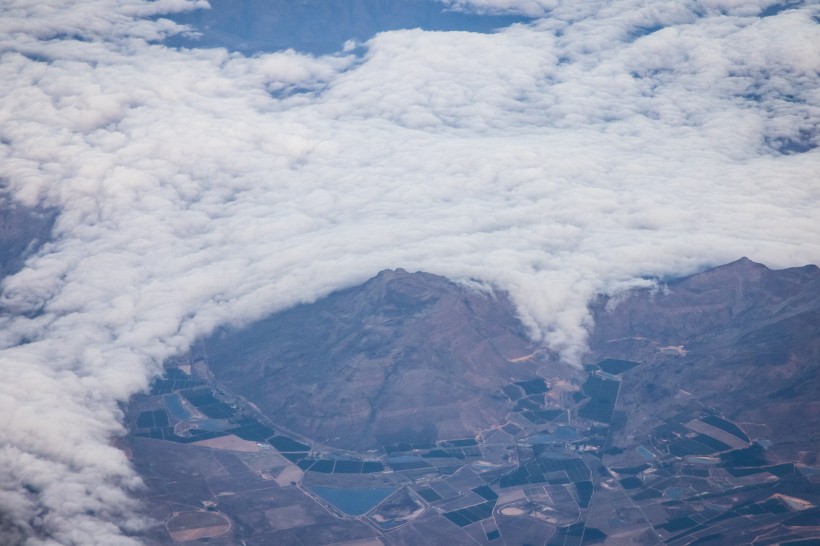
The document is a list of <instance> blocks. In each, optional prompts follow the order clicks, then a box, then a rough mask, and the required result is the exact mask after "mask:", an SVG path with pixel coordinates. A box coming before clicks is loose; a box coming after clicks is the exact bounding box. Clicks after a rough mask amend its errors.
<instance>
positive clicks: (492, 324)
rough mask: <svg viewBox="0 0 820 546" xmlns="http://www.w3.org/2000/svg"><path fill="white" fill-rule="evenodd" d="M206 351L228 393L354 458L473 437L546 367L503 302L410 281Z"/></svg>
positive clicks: (422, 276) (435, 282) (358, 291)
mask: <svg viewBox="0 0 820 546" xmlns="http://www.w3.org/2000/svg"><path fill="white" fill-rule="evenodd" d="M202 345H203V348H204V350H205V352H206V354H207V360H208V364H209V367H210V369H211V371H212V372H213V373H214V375H215V377H216V378H217V380H218V381H220V382H222V383H223V384H224V385H226V386H227V387H228V388H229V389H230V390H232V391H234V392H236V393H239V394H241V395H242V396H244V397H246V398H247V399H248V400H251V401H253V403H254V404H256V405H257V406H258V407H259V409H260V410H261V411H262V412H263V413H264V414H265V415H267V416H269V417H270V418H271V419H273V420H274V421H276V422H277V423H280V424H282V425H283V426H285V427H287V428H289V429H291V430H293V431H296V432H298V433H299V434H302V435H304V436H306V437H308V438H314V439H317V440H321V441H323V442H324V443H326V444H328V445H332V446H335V447H341V448H346V449H362V448H364V449H372V448H378V447H381V446H382V445H384V444H389V443H391V442H399V441H409V442H414V443H418V442H434V441H436V440H438V439H443V438H459V437H472V436H474V435H475V433H476V431H477V430H480V429H482V428H486V427H488V426H491V425H493V424H498V423H503V421H504V419H505V418H506V414H507V402H508V399H507V397H506V396H504V395H503V394H500V389H501V387H502V386H504V385H505V384H508V383H512V382H515V381H517V380H523V379H525V378H528V377H532V376H534V375H535V374H536V371H537V369H538V366H539V364H540V363H542V359H541V358H539V357H538V356H537V355H536V356H534V357H531V358H526V357H528V355H531V354H532V353H534V352H535V351H536V347H534V346H533V344H532V343H531V342H530V341H529V339H528V338H527V334H526V331H525V330H524V328H523V326H522V325H521V324H520V322H519V321H518V320H517V318H516V315H515V310H514V309H513V307H512V305H511V303H510V301H509V300H508V299H507V297H506V296H505V295H504V294H500V295H496V294H493V293H490V292H483V291H478V290H475V289H472V288H468V287H465V286H463V285H459V284H456V283H454V282H452V281H449V280H447V279H445V278H443V277H438V276H435V275H430V274H426V273H407V272H406V271H403V270H396V271H383V272H382V273H380V274H379V275H378V276H376V277H375V278H373V279H371V280H370V281H368V282H366V283H365V284H364V285H362V286H359V287H356V288H352V289H349V290H344V291H341V292H337V293H334V294H331V295H330V296H329V297H327V298H325V299H323V300H321V301H318V302H316V303H313V304H310V305H301V306H298V307H296V308H293V309H290V310H287V311H284V312H282V313H278V314H276V315H274V316H272V317H270V318H268V319H266V320H263V321H260V322H258V323H256V324H253V325H251V326H250V327H248V328H245V329H242V330H240V331H234V332H222V333H221V334H219V335H216V336H213V337H211V338H209V339H207V340H205V341H204V342H203V344H202ZM522 357H524V360H523V361H519V362H516V360H517V359H521V358H522ZM564 373H566V371H564Z"/></svg>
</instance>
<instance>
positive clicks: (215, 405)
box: [181, 389, 236, 419]
mask: <svg viewBox="0 0 820 546" xmlns="http://www.w3.org/2000/svg"><path fill="white" fill-rule="evenodd" d="M181 394H182V396H184V397H185V398H186V399H187V400H188V401H189V402H190V403H191V404H193V405H194V406H196V409H198V410H199V411H201V412H202V413H204V414H205V415H207V416H208V417H210V418H211V419H228V418H229V417H232V416H233V415H234V414H235V413H236V411H234V409H233V408H232V407H230V406H229V405H228V404H226V403H225V402H222V401H220V400H217V399H216V398H215V397H214V393H213V392H212V391H210V390H200V389H196V390H185V391H181Z"/></svg>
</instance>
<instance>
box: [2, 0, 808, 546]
mask: <svg viewBox="0 0 820 546" xmlns="http://www.w3.org/2000/svg"><path fill="white" fill-rule="evenodd" d="M448 4H450V6H451V7H455V8H458V9H476V10H479V11H490V12H494V13H495V12H499V11H500V12H504V11H505V10H515V11H517V12H518V13H523V14H525V15H528V16H531V17H535V19H534V20H533V21H532V22H531V23H528V24H519V25H514V26H512V27H509V28H506V29H502V30H501V31H499V32H497V33H493V34H477V33H469V32H425V31H422V30H401V31H392V32H386V33H382V34H378V35H376V36H375V37H373V38H372V39H371V40H369V41H368V42H366V43H364V44H360V46H361V47H358V48H354V49H352V50H350V51H352V52H355V53H352V52H351V53H344V52H339V53H338V54H334V55H329V56H324V57H311V56H308V55H303V54H299V53H296V52H293V51H290V52H279V53H276V52H274V53H262V54H258V55H255V56H252V57H248V56H243V55H240V54H238V53H230V52H227V51H225V50H220V49H193V50H175V49H170V48H167V47H165V46H163V45H161V38H162V37H163V36H166V35H167V34H168V33H171V32H175V31H179V30H180V29H179V28H178V27H176V25H175V24H174V23H172V22H170V21H169V20H167V19H163V18H161V17H157V15H158V14H162V13H167V12H170V11H173V10H180V9H190V8H194V7H196V6H200V7H203V6H205V5H206V3H205V2H204V1H200V2H198V3H195V2H187V1H186V0H159V1H157V2H143V1H139V0H89V1H86V2H71V1H68V0H62V1H56V0H52V1H43V0H0V55H2V59H0V181H2V184H3V191H4V192H5V193H6V195H8V196H10V197H12V198H14V199H17V200H19V201H20V202H22V203H24V204H26V205H30V206H33V205H40V206H48V207H54V208H56V209H57V210H58V211H59V216H58V218H57V221H56V225H55V229H54V233H53V240H52V241H50V242H49V243H48V244H46V245H45V246H44V247H43V248H42V249H41V250H40V251H39V252H38V253H37V254H36V255H34V256H32V257H31V258H30V259H29V260H28V262H27V264H26V267H25V268H24V269H23V270H22V271H20V272H19V273H17V274H15V275H14V276H12V277H9V278H6V279H5V280H4V281H3V284H2V302H0V303H2V306H3V309H2V315H0V349H2V350H1V351H0V415H2V416H3V419H2V420H0V542H2V543H4V544H5V543H11V544H15V543H17V542H22V541H23V540H25V538H26V537H28V540H29V542H28V543H30V544H77V545H83V546H88V545H93V544H100V545H106V546H111V545H117V544H133V543H135V541H134V540H133V539H129V538H125V537H124V536H125V534H128V533H132V532H135V530H137V529H138V528H139V526H140V525H141V522H140V521H139V520H138V519H136V518H135V517H134V516H133V514H134V506H133V503H132V501H130V500H129V495H128V490H129V489H130V488H133V487H135V486H137V485H138V480H137V479H136V478H135V476H134V474H133V472H132V471H131V469H130V468H129V466H128V463H127V460H126V458H125V456H124V455H123V454H122V453H121V452H119V451H118V450H117V449H116V448H114V447H112V446H111V442H110V437H111V435H116V434H119V433H121V432H122V425H121V423H120V418H121V412H120V409H119V406H118V404H119V403H121V402H123V401H124V400H126V399H127V398H128V397H129V395H131V394H133V393H134V392H137V391H139V390H140V389H143V388H145V387H146V385H147V384H148V382H149V380H150V378H151V377H152V375H154V374H155V373H157V371H158V370H160V369H161V363H162V361H163V359H165V358H166V357H168V356H170V355H173V354H175V353H178V352H181V351H184V350H185V349H186V348H187V347H188V345H189V343H190V342H191V341H192V340H193V339H195V338H196V337H197V336H199V335H202V334H205V333H207V332H208V331H210V330H211V329H212V328H214V327H215V326H217V325H219V324H224V323H228V322H238V321H247V320H252V319H254V318H258V317H260V316H263V315H264V314H267V313H270V312H272V311H275V310H277V309H281V308H283V307H287V306H289V305H293V304H294V303H297V302H301V301H310V300H313V299H315V298H317V297H319V296H321V295H324V294H327V293H328V292H330V291H332V290H334V289H337V288H340V287H344V286H350V285H352V284H354V283H359V282H362V281H364V280H365V279H367V278H368V277H370V276H372V275H374V274H375V273H377V272H378V271H379V270H381V269H384V268H397V267H403V268H405V269H408V270H426V271H430V272H433V273H439V274H443V275H448V276H450V277H453V278H461V279H466V278H476V279H480V280H482V281H484V282H487V283H490V284H492V285H494V286H496V287H497V288H499V289H503V290H507V291H509V292H510V293H511V295H512V297H513V298H514V300H515V301H516V302H517V304H518V306H519V312H520V314H521V316H522V319H523V320H524V321H525V323H526V324H527V325H528V326H529V327H530V328H531V329H532V333H533V336H534V337H535V338H540V339H543V341H544V342H545V343H546V344H547V345H548V346H549V347H551V348H552V349H554V350H556V351H558V352H559V353H560V354H561V355H563V357H564V358H566V359H567V360H569V361H573V362H578V361H579V360H580V359H581V358H582V354H583V349H584V340H585V334H586V329H585V327H586V326H589V324H588V323H587V322H588V319H587V313H586V303H587V301H588V299H589V298H590V297H591V296H592V295H593V294H595V293H596V292H598V291H612V290H617V289H619V288H623V287H625V286H630V285H633V284H635V283H640V282H643V281H641V280H640V278H641V277H642V276H647V275H660V276H665V275H682V274H688V273H692V272H695V271H697V270H700V269H703V268H705V267H708V266H710V265H718V264H720V263H724V262H728V261H732V260H735V259H737V258H739V257H741V256H748V257H750V258H751V259H753V260H756V261H760V262H764V263H766V264H767V265H769V266H771V267H788V266H797V265H804V264H806V263H817V262H818V261H820V222H818V221H817V216H818V210H820V181H819V180H818V172H820V169H818V168H819V167H820V162H819V161H818V157H819V155H818V150H817V148H816V145H817V143H818V138H820V137H818V132H817V124H818V120H820V81H818V79H819V78H818V73H820V45H818V44H820V31H819V30H818V24H817V20H818V17H820V8H818V6H816V5H811V3H809V2H806V3H797V4H792V5H791V7H790V8H789V9H782V10H781V9H778V8H777V3H776V2H772V1H766V0H759V1H750V0H749V1H738V0H700V1H682V0H681V1H671V2H664V1H641V0H621V1H618V0H613V1H583V2H581V1H574V2H563V1H559V0H472V1H467V0H464V1H461V0H458V1H452V2H448Z"/></svg>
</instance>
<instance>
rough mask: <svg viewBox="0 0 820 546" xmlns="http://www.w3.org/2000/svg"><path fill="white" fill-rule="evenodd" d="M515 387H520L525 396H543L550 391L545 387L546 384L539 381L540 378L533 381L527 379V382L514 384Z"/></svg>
mask: <svg viewBox="0 0 820 546" xmlns="http://www.w3.org/2000/svg"><path fill="white" fill-rule="evenodd" d="M516 385H518V386H519V387H521V388H522V389H523V390H524V393H525V394H526V395H527V396H530V395H533V394H543V393H545V392H547V391H548V390H550V388H549V387H548V386H547V382H546V381H544V380H543V379H541V378H540V377H536V378H535V379H528V380H527V381H519V382H517V383H516Z"/></svg>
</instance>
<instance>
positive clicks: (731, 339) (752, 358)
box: [590, 258, 820, 459]
mask: <svg viewBox="0 0 820 546" xmlns="http://www.w3.org/2000/svg"><path fill="white" fill-rule="evenodd" d="M594 317H595V329H594V331H593V333H592V335H591V338H590V348H591V350H592V354H594V355H600V356H603V355H606V356H609V357H614V358H624V359H628V360H636V361H641V362H645V363H647V364H650V367H648V368H647V371H648V372H649V373H647V374H645V376H643V377H641V380H642V381H641V382H640V383H636V384H635V387H634V392H633V393H630V394H631V395H633V396H634V405H631V406H630V405H625V406H624V409H625V411H627V413H632V414H633V415H638V414H640V413H642V412H640V411H637V407H638V406H643V407H650V408H652V409H651V412H652V413H654V414H655V415H659V414H666V413H669V412H674V411H678V410H680V409H681V408H682V407H685V406H690V405H707V406H711V407H715V408H718V409H720V410H721V411H723V412H724V413H725V414H726V415H727V416H729V417H730V418H732V419H734V420H740V421H744V422H749V423H760V424H761V426H763V427H765V429H766V434H767V435H768V436H769V438H770V439H771V440H772V441H774V446H773V448H772V450H771V455H774V454H775V453H777V454H779V455H782V456H783V457H784V458H785V459H793V458H796V457H798V455H799V453H800V452H801V451H804V450H809V451H811V450H816V448H817V445H818V441H820V438H819V437H818V434H820V432H818V431H820V401H818V400H817V399H816V393H817V392H820V373H818V366H819V365H820V270H818V268H817V267H816V266H814V265H809V266H806V267H801V268H792V269H785V270H781V271H773V270H771V269H769V268H767V267H766V266H764V265H762V264H758V263H755V262H752V261H751V260H748V259H746V258H743V259H741V260H738V261H736V262H734V263H731V264H728V265H725V266H721V267H717V268H715V269H711V270H709V271H706V272H704V273H700V274H698V275H694V276H691V277H687V278H684V279H675V280H671V281H669V282H667V283H663V284H661V285H660V287H659V288H658V289H657V290H638V291H633V292H632V293H630V294H629V295H628V296H626V297H625V298H624V299H622V300H611V299H608V298H605V297H603V298H601V299H600V300H599V301H598V302H596V304H595V306H594ZM664 347H667V349H665V350H664V349H663V348H664ZM675 347H681V349H680V350H675V349H674V348H675ZM682 392H688V393H691V395H682V394H681V393H682ZM670 399H674V400H675V401H674V402H665V401H666V400H670Z"/></svg>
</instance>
